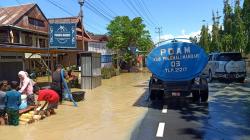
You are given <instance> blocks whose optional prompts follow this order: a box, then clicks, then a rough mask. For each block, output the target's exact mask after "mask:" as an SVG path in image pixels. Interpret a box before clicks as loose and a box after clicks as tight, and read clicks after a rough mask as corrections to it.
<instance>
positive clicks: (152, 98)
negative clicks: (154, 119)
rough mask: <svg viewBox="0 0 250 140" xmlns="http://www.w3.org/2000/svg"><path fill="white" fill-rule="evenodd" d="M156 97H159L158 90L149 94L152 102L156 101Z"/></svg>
mask: <svg viewBox="0 0 250 140" xmlns="http://www.w3.org/2000/svg"><path fill="white" fill-rule="evenodd" d="M156 95H157V90H150V92H149V99H150V100H151V101H154V100H156Z"/></svg>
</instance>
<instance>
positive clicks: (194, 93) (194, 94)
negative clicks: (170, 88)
mask: <svg viewBox="0 0 250 140" xmlns="http://www.w3.org/2000/svg"><path fill="white" fill-rule="evenodd" d="M192 99H193V102H199V100H200V93H199V91H192Z"/></svg>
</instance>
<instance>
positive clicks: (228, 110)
mask: <svg viewBox="0 0 250 140" xmlns="http://www.w3.org/2000/svg"><path fill="white" fill-rule="evenodd" d="M209 94H210V95H209V101H208V103H200V104H194V103H192V102H191V99H188V100H184V99H179V98H171V99H165V100H163V101H156V102H150V101H143V100H139V101H138V102H137V105H138V106H146V105H144V104H146V102H149V103H148V108H149V110H148V112H147V114H146V115H145V117H144V119H143V120H142V121H141V123H140V124H139V125H138V126H137V128H136V129H135V130H134V132H133V134H132V137H131V139H132V140H155V139H156V140H158V139H159V140H165V139H166V140H201V139H204V140H249V139H250V117H249V116H250V79H249V78H248V79H247V82H246V83H243V84H241V83H230V84H228V83H219V82H213V83H209ZM144 96H145V97H146V96H148V93H145V94H144ZM145 97H144V98H145ZM141 99H143V97H142V98H141Z"/></svg>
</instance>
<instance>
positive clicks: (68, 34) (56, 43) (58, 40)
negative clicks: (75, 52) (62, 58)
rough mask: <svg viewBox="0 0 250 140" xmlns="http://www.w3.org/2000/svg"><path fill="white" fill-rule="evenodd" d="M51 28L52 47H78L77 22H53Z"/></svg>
mask: <svg viewBox="0 0 250 140" xmlns="http://www.w3.org/2000/svg"><path fill="white" fill-rule="evenodd" d="M49 26H50V27H49V29H50V40H49V42H50V43H49V45H50V48H76V24H75V23H52V24H50V25H49Z"/></svg>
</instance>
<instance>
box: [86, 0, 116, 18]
mask: <svg viewBox="0 0 250 140" xmlns="http://www.w3.org/2000/svg"><path fill="white" fill-rule="evenodd" d="M86 3H87V4H89V5H90V6H91V7H92V8H94V9H95V10H97V11H99V12H100V13H103V14H104V15H106V16H107V17H109V18H111V19H112V18H114V16H113V14H112V13H109V12H108V11H106V10H105V9H102V8H100V7H98V6H96V5H95V3H92V2H91V1H86Z"/></svg>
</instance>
